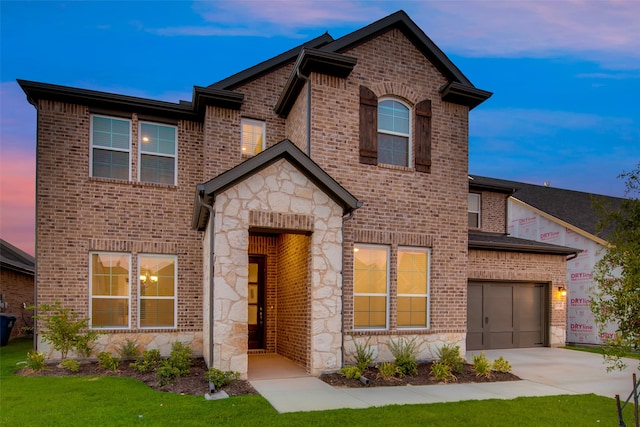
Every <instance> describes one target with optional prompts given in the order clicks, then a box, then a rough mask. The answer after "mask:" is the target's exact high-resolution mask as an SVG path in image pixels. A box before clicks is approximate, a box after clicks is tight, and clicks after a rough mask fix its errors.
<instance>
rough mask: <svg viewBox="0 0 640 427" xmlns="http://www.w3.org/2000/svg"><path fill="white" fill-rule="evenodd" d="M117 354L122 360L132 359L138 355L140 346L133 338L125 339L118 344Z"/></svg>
mask: <svg viewBox="0 0 640 427" xmlns="http://www.w3.org/2000/svg"><path fill="white" fill-rule="evenodd" d="M118 354H119V355H120V357H121V358H122V359H123V360H134V359H137V358H138V357H139V356H140V348H139V347H138V343H136V341H135V340H130V339H126V340H125V341H124V342H122V343H120V345H119V346H118Z"/></svg>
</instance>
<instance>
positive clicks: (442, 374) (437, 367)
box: [431, 360, 457, 383]
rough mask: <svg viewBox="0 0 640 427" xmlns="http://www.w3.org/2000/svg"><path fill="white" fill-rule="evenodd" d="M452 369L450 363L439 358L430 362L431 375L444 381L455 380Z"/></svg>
mask: <svg viewBox="0 0 640 427" xmlns="http://www.w3.org/2000/svg"><path fill="white" fill-rule="evenodd" d="M452 370H453V367H452V366H451V365H450V364H448V363H445V362H442V361H440V360H437V361H435V362H433V363H432V364H431V376H432V377H433V378H435V379H437V380H438V381H442V382H444V383H448V382H449V381H456V380H457V378H456V376H455V375H454V374H453V371H452Z"/></svg>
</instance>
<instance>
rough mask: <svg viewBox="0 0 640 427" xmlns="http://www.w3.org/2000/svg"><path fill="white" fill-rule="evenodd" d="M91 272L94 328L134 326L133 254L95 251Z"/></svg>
mask: <svg viewBox="0 0 640 427" xmlns="http://www.w3.org/2000/svg"><path fill="white" fill-rule="evenodd" d="M89 272H90V274H89V295H90V297H89V298H90V303H89V318H90V325H91V328H93V329H100V328H102V329H104V328H108V329H128V328H130V326H131V323H130V318H131V304H130V295H131V286H130V283H131V274H130V273H131V255H129V254H125V253H115V252H92V253H90V254H89Z"/></svg>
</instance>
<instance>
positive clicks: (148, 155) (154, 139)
mask: <svg viewBox="0 0 640 427" xmlns="http://www.w3.org/2000/svg"><path fill="white" fill-rule="evenodd" d="M177 134H178V130H177V128H176V127H175V126H169V125H160V124H155V123H147V122H140V132H139V139H140V143H139V147H140V149H139V151H140V162H139V164H140V167H139V175H140V176H139V179H140V181H141V182H155V183H159V184H169V185H175V184H176V158H177V156H176V147H177V144H176V136H177Z"/></svg>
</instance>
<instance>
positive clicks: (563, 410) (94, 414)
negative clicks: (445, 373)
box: [0, 339, 633, 427]
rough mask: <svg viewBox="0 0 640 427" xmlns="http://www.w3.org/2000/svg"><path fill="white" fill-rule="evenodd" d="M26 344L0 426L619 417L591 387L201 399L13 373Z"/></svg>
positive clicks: (0, 393) (8, 373) (8, 383)
mask: <svg viewBox="0 0 640 427" xmlns="http://www.w3.org/2000/svg"><path fill="white" fill-rule="evenodd" d="M30 348H31V341H30V340H24V339H19V340H14V341H11V342H10V343H9V345H7V346H6V347H1V348H0V425H2V426H20V427H22V426H45V425H46V426H130V425H148V426H166V425H181V426H201V425H202V426H205V425H206V426H212V425H215V426H257V425H261V426H271V425H273V426H289V425H293V426H327V425H348V426H374V425H381V426H413V425H416V426H417V425H421V426H424V425H429V426H576V425H580V426H586V425H593V426H596V425H600V426H606V425H618V420H617V417H616V409H615V401H614V400H613V399H609V398H605V397H600V396H596V395H593V394H589V395H580V396H568V395H563V396H551V397H535V398H518V399H513V400H482V401H466V402H457V403H437V404H430V405H403V406H386V407H382V408H370V409H342V410H335V411H322V412H304V413H292V414H278V413H277V412H276V411H275V410H274V409H273V408H272V407H271V405H269V403H268V402H267V401H266V400H264V399H263V398H262V397H260V396H240V397H232V398H229V399H224V400H219V401H207V400H205V399H204V398H203V397H197V396H180V395H176V394H170V393H162V392H157V391H155V390H152V389H150V388H148V387H147V386H145V385H144V384H142V383H140V382H138V381H135V380H131V379H128V378H114V377H64V378H55V377H22V376H17V375H13V374H12V372H13V371H14V370H15V369H16V363H17V362H19V361H22V360H25V355H26V352H27V351H28V350H29V349H30ZM627 415H628V417H627V421H626V422H627V425H633V422H632V420H633V416H632V414H631V412H630V411H629V413H628V414H627Z"/></svg>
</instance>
